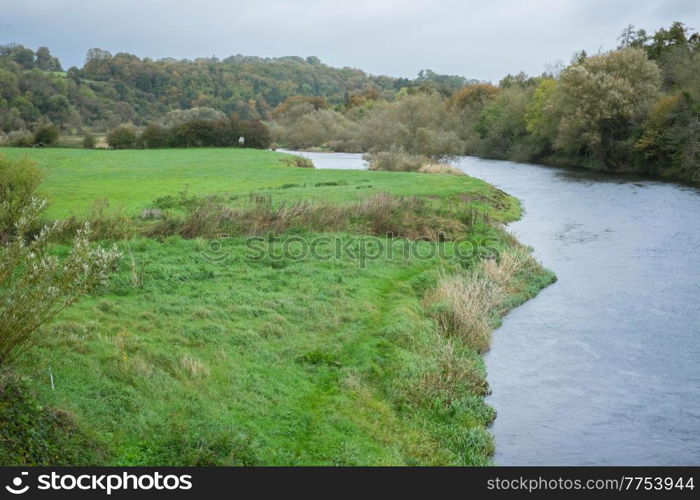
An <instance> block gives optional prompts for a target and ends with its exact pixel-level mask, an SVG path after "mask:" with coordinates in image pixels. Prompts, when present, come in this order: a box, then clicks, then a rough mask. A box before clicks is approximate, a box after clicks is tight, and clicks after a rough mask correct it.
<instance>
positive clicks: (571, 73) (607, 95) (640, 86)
mask: <svg viewBox="0 0 700 500" xmlns="http://www.w3.org/2000/svg"><path fill="white" fill-rule="evenodd" d="M659 86H660V73H659V68H658V67H657V65H656V64H655V63H654V62H652V61H649V60H648V59H647V56H646V53H645V52H644V51H643V50H641V49H637V48H626V49H623V50H619V51H614V52H609V53H606V54H601V55H597V56H592V57H587V58H585V59H583V60H582V61H581V62H579V63H575V64H572V65H571V66H569V67H568V68H566V69H565V70H564V71H563V72H562V74H561V80H560V82H559V90H560V91H561V111H562V119H561V122H560V124H559V130H558V134H557V138H556V141H555V147H556V148H557V149H559V150H561V151H562V152H564V153H567V154H574V155H583V156H585V157H587V158H589V159H591V160H593V161H595V162H597V163H600V164H602V165H608V166H614V165H620V164H621V162H623V161H625V160H629V157H628V154H629V152H630V151H631V146H632V145H631V143H627V144H625V141H626V139H627V138H628V136H629V134H630V131H631V130H632V128H633V126H634V125H635V124H638V123H640V122H641V120H642V118H643V116H644V113H645V112H646V111H647V109H648V108H649V106H650V105H651V103H653V101H654V99H655V98H656V96H657V94H658V92H659ZM621 148H622V149H626V152H625V151H621V150H620V149H621Z"/></svg>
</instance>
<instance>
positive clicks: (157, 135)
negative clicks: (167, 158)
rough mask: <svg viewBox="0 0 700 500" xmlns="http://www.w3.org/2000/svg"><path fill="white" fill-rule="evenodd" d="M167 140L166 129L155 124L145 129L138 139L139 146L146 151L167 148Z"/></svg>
mask: <svg viewBox="0 0 700 500" xmlns="http://www.w3.org/2000/svg"><path fill="white" fill-rule="evenodd" d="M169 140H170V134H169V131H168V129H166V128H164V127H161V126H160V125H155V124H151V125H149V126H148V127H146V128H145V129H144V130H143V133H142V134H141V139H140V141H141V145H142V146H143V147H144V148H148V149H159V148H167V147H168V146H169Z"/></svg>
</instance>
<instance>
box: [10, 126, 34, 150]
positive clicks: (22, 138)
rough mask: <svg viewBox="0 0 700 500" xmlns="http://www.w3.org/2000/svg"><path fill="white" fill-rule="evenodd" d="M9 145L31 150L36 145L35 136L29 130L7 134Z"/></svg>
mask: <svg viewBox="0 0 700 500" xmlns="http://www.w3.org/2000/svg"><path fill="white" fill-rule="evenodd" d="M7 144H9V145H10V146H14V147H20V148H30V147H32V145H33V144H34V136H33V135H32V134H31V133H30V132H28V131H27V130H13V131H12V132H10V133H8V134H7Z"/></svg>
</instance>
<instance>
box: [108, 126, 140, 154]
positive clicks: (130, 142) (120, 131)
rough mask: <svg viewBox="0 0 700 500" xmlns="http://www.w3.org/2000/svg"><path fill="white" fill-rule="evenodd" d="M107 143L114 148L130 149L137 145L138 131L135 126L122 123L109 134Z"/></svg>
mask: <svg viewBox="0 0 700 500" xmlns="http://www.w3.org/2000/svg"><path fill="white" fill-rule="evenodd" d="M107 144H109V147H111V148H114V149H129V148H134V147H136V131H135V130H134V129H133V127H129V126H126V125H122V126H121V127H117V128H115V129H113V130H112V131H111V132H110V133H109V134H107Z"/></svg>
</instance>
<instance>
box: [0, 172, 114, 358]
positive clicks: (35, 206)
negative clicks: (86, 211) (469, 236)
mask: <svg viewBox="0 0 700 500" xmlns="http://www.w3.org/2000/svg"><path fill="white" fill-rule="evenodd" d="M0 165H2V167H1V168H2V169H3V171H4V172H3V173H5V172H10V173H11V174H12V176H11V177H9V178H8V177H6V176H4V175H3V176H2V177H0V179H2V183H3V186H2V189H3V198H2V203H1V204H0V221H2V223H3V228H2V229H3V233H4V242H3V245H2V246H0V365H4V366H8V365H10V364H11V363H12V362H13V361H14V360H15V359H16V358H17V356H18V355H19V354H21V353H22V352H23V351H24V350H25V349H26V348H28V347H29V346H30V345H31V343H32V340H33V337H34V334H35V333H36V331H37V330H38V329H39V328H40V327H41V326H42V325H43V324H44V323H46V322H47V321H49V320H50V319H51V318H53V317H54V316H55V315H56V314H58V313H59V312H60V311H61V310H62V309H64V308H66V307H67V306H69V305H70V304H71V303H73V302H74V301H75V300H76V299H77V298H78V297H80V296H81V295H84V294H87V293H89V292H91V291H92V290H94V289H96V288H97V287H98V286H100V285H102V284H103V283H105V282H106V280H107V275H108V271H109V270H110V269H111V267H112V265H113V263H114V262H115V261H116V259H117V258H118V257H119V253H118V252H117V250H116V248H112V249H111V250H104V249H102V248H99V247H98V248H94V249H93V248H90V246H89V244H88V236H89V234H90V228H89V226H88V225H86V226H85V227H84V228H83V229H81V230H79V231H78V232H77V234H76V236H75V240H74V242H73V245H72V248H71V250H70V252H69V253H68V255H67V256H66V257H65V258H64V259H59V258H58V257H56V256H54V255H50V252H49V246H50V243H51V239H52V238H53V237H55V236H56V235H57V233H58V232H59V231H60V227H59V225H58V223H55V224H53V225H51V226H46V227H44V228H43V229H41V230H40V231H39V233H38V234H36V235H35V236H34V237H32V238H28V234H27V233H28V232H29V230H30V229H31V228H32V226H33V225H34V224H35V223H36V221H37V219H38V217H39V214H40V212H41V210H42V208H43V207H44V204H45V202H43V201H42V200H38V199H37V198H34V197H32V193H33V189H34V188H35V187H36V184H37V183H38V181H37V180H36V179H37V177H36V174H35V173H34V170H33V169H34V167H33V166H32V165H31V164H28V163H26V160H19V161H16V162H12V161H8V160H4V159H3V161H2V163H0Z"/></svg>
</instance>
